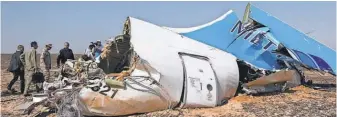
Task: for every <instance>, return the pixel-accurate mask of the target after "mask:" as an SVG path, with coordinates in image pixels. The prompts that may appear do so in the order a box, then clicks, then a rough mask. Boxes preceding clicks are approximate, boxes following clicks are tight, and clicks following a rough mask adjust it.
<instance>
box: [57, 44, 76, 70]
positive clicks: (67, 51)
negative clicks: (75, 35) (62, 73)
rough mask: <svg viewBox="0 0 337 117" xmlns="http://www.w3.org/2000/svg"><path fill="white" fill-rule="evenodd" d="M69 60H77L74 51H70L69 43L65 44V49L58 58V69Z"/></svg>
mask: <svg viewBox="0 0 337 117" xmlns="http://www.w3.org/2000/svg"><path fill="white" fill-rule="evenodd" d="M67 59H71V60H75V57H74V54H73V51H72V50H71V49H69V43H68V42H65V43H64V48H63V49H61V50H60V54H59V56H58V57H57V67H58V68H59V67H60V62H61V63H62V64H64V63H65V62H66V61H67Z"/></svg>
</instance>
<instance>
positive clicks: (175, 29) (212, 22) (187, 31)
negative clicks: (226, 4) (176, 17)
mask: <svg viewBox="0 0 337 117" xmlns="http://www.w3.org/2000/svg"><path fill="white" fill-rule="evenodd" d="M232 12H233V10H229V11H227V12H226V13H225V14H223V15H222V16H220V17H218V18H217V19H215V20H213V21H211V22H208V23H206V24H203V25H199V26H195V27H189V28H171V27H165V26H163V28H165V29H168V30H171V31H173V32H176V33H189V32H193V31H196V30H199V29H202V28H205V27H207V26H210V25H212V24H214V23H216V22H218V21H221V20H222V19H224V18H226V17H227V16H228V15H229V14H231V13H232Z"/></svg>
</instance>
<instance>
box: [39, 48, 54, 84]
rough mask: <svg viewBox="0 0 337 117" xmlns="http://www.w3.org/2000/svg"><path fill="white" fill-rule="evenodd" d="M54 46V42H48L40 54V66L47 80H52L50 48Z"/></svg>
mask: <svg viewBox="0 0 337 117" xmlns="http://www.w3.org/2000/svg"><path fill="white" fill-rule="evenodd" d="M51 48H52V44H48V45H46V46H45V48H44V49H43V50H42V53H41V56H40V68H41V70H42V71H43V75H44V78H45V80H46V82H48V83H49V82H51V81H50V80H51V79H50V69H51V56H50V52H49V51H50V50H51Z"/></svg>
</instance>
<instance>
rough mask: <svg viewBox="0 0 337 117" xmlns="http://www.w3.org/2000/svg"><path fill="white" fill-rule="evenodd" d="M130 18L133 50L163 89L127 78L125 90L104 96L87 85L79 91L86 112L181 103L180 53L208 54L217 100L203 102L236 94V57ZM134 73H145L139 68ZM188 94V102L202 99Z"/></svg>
mask: <svg viewBox="0 0 337 117" xmlns="http://www.w3.org/2000/svg"><path fill="white" fill-rule="evenodd" d="M129 19H130V24H131V26H130V28H131V31H130V32H131V34H130V36H131V43H132V45H133V47H134V51H135V52H136V53H137V54H138V55H139V56H140V58H142V59H143V60H146V62H147V65H149V66H151V67H152V68H153V69H155V70H156V73H154V74H152V73H151V74H152V75H153V76H154V77H155V79H156V80H159V83H160V84H161V85H162V87H163V89H164V90H162V88H161V87H159V86H157V85H155V84H152V83H153V82H151V81H150V80H146V78H140V79H135V80H137V81H138V82H139V83H141V84H142V85H144V86H147V87H148V88H145V87H143V86H140V85H138V84H136V83H133V82H132V81H130V80H127V81H126V82H127V83H129V84H130V85H129V86H127V87H126V89H118V91H117V93H116V94H115V96H112V95H111V93H113V92H114V91H112V92H109V93H108V94H107V95H108V96H105V95H101V94H100V93H99V92H94V91H92V90H91V89H88V88H84V89H82V91H81V92H80V98H81V100H83V102H86V105H83V107H82V108H83V111H84V113H85V115H100V116H118V115H126V114H133V113H144V112H152V111H158V110H164V109H167V108H168V104H171V106H176V105H177V104H178V103H179V102H180V98H181V96H182V91H183V84H184V70H183V64H182V60H181V58H180V56H179V54H178V53H179V52H184V53H188V54H194V55H200V56H205V57H208V58H209V63H208V65H209V64H211V65H212V67H213V69H214V71H215V74H216V77H217V80H215V82H211V84H214V85H215V86H214V87H218V88H213V90H214V91H213V92H211V94H214V97H213V98H214V99H218V100H217V101H215V102H214V101H211V102H209V103H208V102H206V101H205V100H203V99H201V100H203V101H201V102H200V103H201V104H202V105H207V106H215V104H219V103H220V102H221V101H222V100H227V99H229V98H230V97H232V96H234V94H235V92H236V89H237V86H238V84H239V70H238V66H237V63H236V57H234V56H233V55H231V54H228V53H226V52H224V51H221V50H219V49H216V48H214V47H211V46H208V45H205V44H203V43H200V42H197V41H195V40H192V39H189V38H187V37H183V36H181V35H179V34H176V33H174V32H172V31H169V30H167V29H164V28H162V27H159V26H156V25H153V24H151V23H148V22H145V21H142V20H139V19H135V18H132V17H130V18H129ZM199 62H200V61H195V62H193V64H192V65H194V64H195V65H196V64H199ZM202 63H204V65H202V66H207V65H206V63H205V62H202V61H201V62H200V64H202ZM200 67H201V66H200ZM132 75H145V74H144V72H141V71H137V70H136V71H135V73H132ZM207 76H208V75H207ZM209 76H211V75H209ZM206 81H207V80H206ZM202 82H204V81H202ZM103 85H104V84H103ZM149 88H150V89H151V90H154V91H155V92H160V93H161V94H162V97H164V98H161V97H159V96H158V95H156V94H154V93H149V91H150V89H149ZM200 88H201V87H200ZM144 90H146V91H144ZM203 90H204V89H203ZM100 91H101V90H100ZM215 94H217V95H215ZM201 95H203V94H201ZM188 96H190V97H191V98H190V99H188V100H187V102H189V101H190V102H193V101H200V99H195V98H198V97H194V96H193V95H190V94H189V95H188ZM215 97H216V98H215ZM167 99H168V100H167Z"/></svg>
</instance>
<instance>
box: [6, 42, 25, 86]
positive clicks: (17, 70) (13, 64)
mask: <svg viewBox="0 0 337 117" xmlns="http://www.w3.org/2000/svg"><path fill="white" fill-rule="evenodd" d="M23 51H24V47H23V45H19V46H18V47H17V50H16V52H15V53H14V54H13V55H12V58H11V61H10V65H9V67H8V69H7V71H9V72H12V73H13V76H14V77H13V79H12V81H11V82H10V83H9V84H8V87H7V89H8V90H9V91H11V92H13V93H14V92H16V91H15V90H14V89H12V86H13V84H14V83H15V82H16V81H17V80H18V78H19V77H20V91H21V93H23V92H24V89H25V78H24V76H25V75H24V74H25V72H24V65H23V63H22V62H21V60H20V55H21V54H22V53H23Z"/></svg>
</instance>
